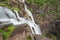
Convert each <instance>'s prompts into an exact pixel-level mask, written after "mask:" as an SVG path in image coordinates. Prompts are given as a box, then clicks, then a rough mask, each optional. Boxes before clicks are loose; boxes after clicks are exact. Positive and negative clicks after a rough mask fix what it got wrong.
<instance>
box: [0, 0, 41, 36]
mask: <svg viewBox="0 0 60 40" xmlns="http://www.w3.org/2000/svg"><path fill="white" fill-rule="evenodd" d="M21 1H22V2H23V4H24V8H25V12H26V14H28V16H29V17H30V18H29V17H28V19H26V18H22V17H20V16H19V14H18V12H17V11H16V10H14V12H12V11H11V10H9V9H8V8H6V7H2V6H0V22H1V24H0V25H6V24H9V23H12V24H13V25H14V26H15V25H21V24H27V25H28V26H29V27H30V29H31V32H32V34H37V35H42V33H41V29H40V27H39V26H38V25H37V24H36V23H35V21H34V18H33V15H32V13H31V11H30V10H28V9H27V6H26V4H25V1H24V0H21Z"/></svg>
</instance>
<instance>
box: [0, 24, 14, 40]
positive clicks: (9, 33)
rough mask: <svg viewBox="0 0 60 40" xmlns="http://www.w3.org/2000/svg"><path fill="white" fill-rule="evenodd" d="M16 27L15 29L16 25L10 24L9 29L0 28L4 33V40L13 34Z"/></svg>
mask: <svg viewBox="0 0 60 40" xmlns="http://www.w3.org/2000/svg"><path fill="white" fill-rule="evenodd" d="M14 29H15V27H14V26H12V25H9V26H8V28H7V31H4V30H2V29H0V32H1V33H2V35H3V40H6V39H7V38H8V37H9V36H10V35H11V33H12V32H13V30H14Z"/></svg>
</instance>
